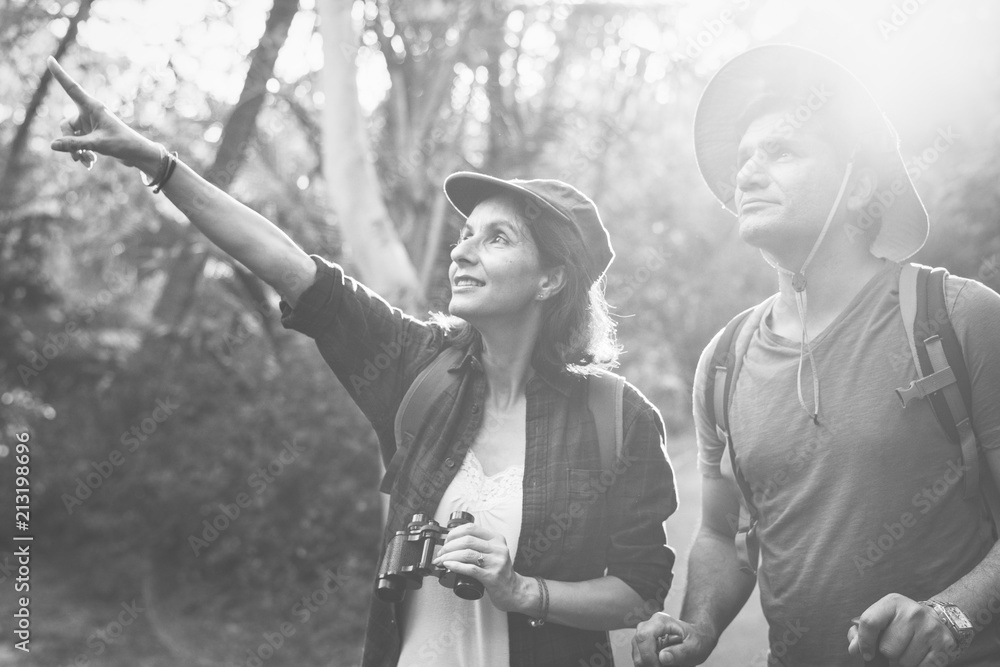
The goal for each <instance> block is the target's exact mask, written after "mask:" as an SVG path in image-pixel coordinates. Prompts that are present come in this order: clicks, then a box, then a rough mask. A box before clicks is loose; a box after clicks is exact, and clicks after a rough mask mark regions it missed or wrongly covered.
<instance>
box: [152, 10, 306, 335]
mask: <svg viewBox="0 0 1000 667" xmlns="http://www.w3.org/2000/svg"><path fill="white" fill-rule="evenodd" d="M298 8H299V3H298V0H274V5H273V6H272V7H271V13H270V14H268V17H267V23H266V24H265V27H264V34H263V36H262V37H261V38H260V43H258V44H257V47H256V48H255V49H254V51H253V53H252V54H251V56H250V69H249V71H248V72H247V78H246V81H245V82H244V84H243V91H242V92H241V93H240V99H239V102H237V103H236V106H235V107H234V108H233V111H232V113H231V114H230V115H229V118H228V119H227V120H226V122H225V124H224V126H223V128H222V138H221V139H220V141H219V150H218V151H217V152H216V154H215V160H214V161H213V163H212V166H211V167H210V168H209V169H208V171H207V172H206V173H205V179H206V180H207V181H208V182H209V183H212V184H213V185H215V186H217V187H218V188H220V189H221V190H223V191H226V192H228V191H229V188H230V186H231V185H232V183H233V180H234V178H235V177H236V172H237V171H239V168H240V167H241V166H242V164H243V161H244V159H245V158H246V152H247V147H248V146H249V144H250V141H251V139H252V137H253V134H254V130H255V128H256V122H257V116H258V114H259V113H260V109H261V106H262V105H263V104H264V96H265V95H266V84H267V80H268V79H270V78H271V76H272V75H273V73H274V62H275V61H276V60H277V59H278V52H279V51H280V50H281V47H282V46H283V45H284V43H285V40H286V39H287V38H288V28H289V26H290V25H291V24H292V19H293V18H294V17H295V12H297V11H298ZM200 240H201V239H200V237H199V235H198V234H197V233H196V232H195V231H194V230H193V229H190V228H188V230H187V231H186V232H185V234H184V239H183V240H182V241H181V243H182V244H183V247H182V249H181V252H180V253H179V254H178V255H177V259H176V260H174V262H173V263H172V265H171V266H170V268H169V269H168V273H169V278H168V279H167V284H166V285H165V286H164V288H163V292H162V293H161V294H160V298H159V301H157V303H156V308H155V309H154V311H153V315H154V317H155V318H156V319H157V320H158V321H160V322H163V323H165V324H166V325H167V326H168V327H170V328H175V327H178V326H180V324H181V322H182V321H183V319H184V316H185V315H186V314H187V312H188V310H189V309H190V307H191V305H192V304H193V303H194V293H195V290H196V289H197V287H198V282H199V280H200V278H201V274H202V271H203V270H204V267H205V261H206V260H207V259H208V255H207V254H206V253H205V252H194V249H193V244H195V243H197V242H199V241H200ZM237 270H239V268H238V267H237Z"/></svg>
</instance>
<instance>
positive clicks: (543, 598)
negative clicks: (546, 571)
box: [528, 576, 549, 628]
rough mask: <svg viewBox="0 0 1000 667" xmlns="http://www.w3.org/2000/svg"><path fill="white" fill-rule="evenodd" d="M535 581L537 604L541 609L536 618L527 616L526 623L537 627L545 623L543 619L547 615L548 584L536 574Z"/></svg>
mask: <svg viewBox="0 0 1000 667" xmlns="http://www.w3.org/2000/svg"><path fill="white" fill-rule="evenodd" d="M535 581H537V582H538V593H539V596H540V600H539V606H540V607H541V609H542V613H541V614H539V615H538V617H537V618H529V619H528V625H530V626H531V627H533V628H538V627H541V626H543V625H545V619H547V618H548V616H549V585H548V584H546V583H545V580H544V579H542V578H541V577H538V576H536V577H535Z"/></svg>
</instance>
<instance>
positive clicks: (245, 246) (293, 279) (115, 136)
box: [48, 58, 316, 304]
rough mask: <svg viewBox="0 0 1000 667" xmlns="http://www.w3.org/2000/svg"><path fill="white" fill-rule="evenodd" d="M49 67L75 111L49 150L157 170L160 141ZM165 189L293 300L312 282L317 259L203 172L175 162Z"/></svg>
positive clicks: (50, 64)
mask: <svg viewBox="0 0 1000 667" xmlns="http://www.w3.org/2000/svg"><path fill="white" fill-rule="evenodd" d="M48 67H49V70H50V71H51V72H52V74H53V76H55V79H56V81H58V82H59V84H60V85H61V86H62V87H63V89H65V91H66V93H67V94H68V95H69V96H70V98H71V99H72V100H73V102H75V103H76V105H77V109H78V111H79V114H78V115H77V117H75V118H73V119H71V120H69V121H67V122H64V123H63V132H64V133H65V134H66V135H67V136H64V137H60V138H59V139H56V140H55V141H53V142H52V148H53V150H57V151H62V152H70V153H73V154H74V159H78V158H77V156H78V155H79V154H80V153H79V152H80V151H95V152H97V153H100V154H102V155H107V156H110V157H113V158H116V159H118V160H120V161H121V162H122V163H124V164H125V165H127V166H130V167H138V168H139V169H141V170H142V171H144V172H146V173H147V174H155V173H156V172H157V171H158V169H159V165H160V158H161V155H160V147H159V145H158V144H156V143H154V142H152V141H150V140H149V139H147V138H145V137H143V136H142V135H140V134H139V133H138V132H136V131H134V130H132V129H131V128H130V127H128V126H127V125H125V124H124V123H123V122H122V121H121V120H120V119H119V118H118V117H117V116H115V115H114V114H113V113H111V111H110V110H108V109H107V107H105V106H104V105H103V104H101V102H99V101H98V100H96V99H94V98H93V97H91V96H90V95H89V94H88V93H87V92H86V91H85V90H84V89H83V88H82V87H81V86H80V84H78V83H77V82H76V81H74V80H73V79H72V78H71V77H70V76H69V75H68V74H67V73H66V72H65V71H64V70H63V69H62V67H60V66H59V63H57V62H56V61H55V60H54V59H52V58H50V59H49V61H48ZM163 192H164V194H166V195H167V197H168V198H169V199H170V201H172V202H173V203H174V204H175V205H176V206H177V208H179V209H180V210H181V211H182V212H183V213H184V214H185V215H186V216H187V217H188V219H190V220H191V222H192V223H193V224H194V226H195V227H197V228H198V229H199V230H201V232H202V233H204V234H205V236H207V237H208V238H209V239H210V240H211V241H212V242H213V243H215V244H216V245H217V246H219V248H221V249H222V250H223V252H225V253H226V254H228V255H230V256H231V257H232V258H233V259H235V260H236V261H238V262H240V263H242V264H243V265H244V266H246V267H247V269H249V270H250V271H251V272H252V273H253V274H254V275H256V276H257V277H258V278H260V279H261V280H263V281H264V282H266V283H267V284H269V285H271V287H273V288H274V289H275V290H277V291H278V293H279V294H281V295H282V296H283V297H284V298H285V300H286V301H288V302H289V303H292V304H294V303H295V302H297V301H298V298H299V296H301V294H302V292H304V291H305V290H306V288H307V287H309V285H311V284H312V282H313V278H314V277H315V275H316V265H315V263H314V262H313V260H312V259H310V258H309V256H308V255H307V254H306V253H305V251H303V250H302V249H301V248H299V247H298V246H297V245H295V243H294V242H293V241H292V240H291V239H290V238H289V237H288V235H287V234H285V233H284V232H283V231H281V229H279V228H278V227H277V226H275V225H274V224H272V223H271V222H269V221H268V220H267V219H265V218H264V217H263V216H261V215H259V214H258V213H257V212H255V211H253V210H251V209H250V208H248V207H246V206H244V205H243V204H241V203H240V202H238V201H236V200H235V199H233V198H232V197H230V196H229V195H227V194H226V193H225V192H223V191H222V190H220V189H219V188H217V187H215V186H214V185H212V184H210V183H209V182H208V181H206V180H205V179H203V178H201V177H200V176H198V174H196V173H195V172H194V171H193V170H192V169H191V168H189V167H188V166H187V165H185V164H183V163H181V162H178V164H177V168H176V170H175V171H174V173H173V175H172V176H171V177H170V180H169V181H168V182H167V184H166V186H164V188H163Z"/></svg>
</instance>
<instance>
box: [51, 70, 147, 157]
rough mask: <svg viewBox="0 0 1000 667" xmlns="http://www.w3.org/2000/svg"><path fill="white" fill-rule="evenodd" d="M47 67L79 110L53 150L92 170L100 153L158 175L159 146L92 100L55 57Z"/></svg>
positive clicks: (63, 130) (67, 120)
mask: <svg viewBox="0 0 1000 667" xmlns="http://www.w3.org/2000/svg"><path fill="white" fill-rule="evenodd" d="M47 65H48V68H49V71H50V72H52V76H54V77H55V79H56V81H58V82H59V85H60V86H62V87H63V90H65V91H66V94H67V95H69V97H70V99H72V100H73V102H74V103H75V104H76V108H77V115H76V116H74V117H73V118H68V119H66V120H64V121H63V122H62V124H61V126H60V129H62V132H63V134H64V135H65V136H62V137H60V138H58V139H56V140H55V141H53V142H52V150H55V151H63V152H68V153H70V154H71V155H72V156H73V159H74V160H76V161H80V162H83V163H84V165H85V166H86V167H87V168H88V169H89V168H90V167H91V166H92V165H93V161H94V159H95V158H94V153H95V152H96V153H100V154H101V155H107V156H110V157H113V158H117V159H118V160H121V161H122V162H123V163H124V164H125V165H126V166H129V167H139V168H140V169H142V170H143V171H145V172H146V173H155V172H156V170H157V167H158V164H159V160H160V149H159V148H158V147H157V145H156V144H155V143H153V142H152V141H150V140H149V139H146V138H145V137H143V136H142V135H141V134H139V133H138V132H136V131H135V130H133V129H132V128H130V127H129V126H128V125H126V124H125V123H123V122H122V121H121V119H119V118H118V116H116V115H114V114H113V113H111V111H110V110H109V109H108V108H107V107H106V106H104V105H103V104H101V102H99V101H98V100H96V99H95V98H93V97H91V96H90V95H89V94H88V93H87V91H85V90H84V89H83V87H81V86H80V84H79V83H77V82H76V81H74V80H73V78H72V77H71V76H70V75H69V74H67V73H66V71H65V70H64V69H63V68H62V67H60V66H59V63H57V62H56V60H55V58H51V57H50V58H49V59H48V62H47ZM91 151H93V152H91Z"/></svg>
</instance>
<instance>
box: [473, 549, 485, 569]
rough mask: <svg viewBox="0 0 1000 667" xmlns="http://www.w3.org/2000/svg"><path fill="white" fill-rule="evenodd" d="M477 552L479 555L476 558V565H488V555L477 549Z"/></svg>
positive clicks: (480, 566)
mask: <svg viewBox="0 0 1000 667" xmlns="http://www.w3.org/2000/svg"><path fill="white" fill-rule="evenodd" d="M475 553H476V556H477V558H476V566H477V567H479V568H480V569H482V568H484V567H486V556H484V555H483V554H482V553H480V552H479V551H477V552H475Z"/></svg>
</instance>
